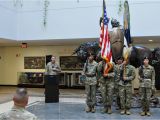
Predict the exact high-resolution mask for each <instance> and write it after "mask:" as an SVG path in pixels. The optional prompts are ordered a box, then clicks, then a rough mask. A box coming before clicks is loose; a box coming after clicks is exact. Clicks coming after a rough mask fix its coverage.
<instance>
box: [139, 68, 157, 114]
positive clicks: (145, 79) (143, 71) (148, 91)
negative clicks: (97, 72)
mask: <svg viewBox="0 0 160 120" xmlns="http://www.w3.org/2000/svg"><path fill="white" fill-rule="evenodd" d="M139 80H140V89H139V90H140V95H141V104H142V111H143V112H149V104H150V98H151V95H152V90H154V89H155V71H154V68H153V67H152V66H151V65H148V66H146V67H145V66H144V65H143V66H140V67H139Z"/></svg>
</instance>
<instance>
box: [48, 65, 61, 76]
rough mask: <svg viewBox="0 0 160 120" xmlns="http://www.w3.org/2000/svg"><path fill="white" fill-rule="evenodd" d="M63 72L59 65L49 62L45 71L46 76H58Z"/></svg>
mask: <svg viewBox="0 0 160 120" xmlns="http://www.w3.org/2000/svg"><path fill="white" fill-rule="evenodd" d="M60 72H61V68H60V66H59V65H58V64H57V63H52V62H48V63H47V65H46V69H45V74H46V75H58V74H59V73H60Z"/></svg>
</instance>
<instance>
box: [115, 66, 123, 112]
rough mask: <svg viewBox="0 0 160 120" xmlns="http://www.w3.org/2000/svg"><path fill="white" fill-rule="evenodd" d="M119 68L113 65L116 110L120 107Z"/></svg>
mask: <svg viewBox="0 0 160 120" xmlns="http://www.w3.org/2000/svg"><path fill="white" fill-rule="evenodd" d="M120 67H121V65H119V64H116V65H115V80H114V82H115V83H114V93H115V95H116V104H117V106H118V109H119V108H121V107H120V97H119V81H120V70H121V69H120Z"/></svg>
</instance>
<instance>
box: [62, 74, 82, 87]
mask: <svg viewBox="0 0 160 120" xmlns="http://www.w3.org/2000/svg"><path fill="white" fill-rule="evenodd" d="M81 73H82V72H81V71H76V72H75V71H74V72H71V71H68V72H61V74H60V82H59V84H60V85H63V86H65V87H69V88H83V87H84V83H83V82H82V81H81V80H80V76H81Z"/></svg>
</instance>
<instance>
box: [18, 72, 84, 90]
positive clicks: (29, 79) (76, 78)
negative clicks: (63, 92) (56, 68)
mask: <svg viewBox="0 0 160 120" xmlns="http://www.w3.org/2000/svg"><path fill="white" fill-rule="evenodd" d="M80 76H81V71H62V72H61V73H60V75H59V77H60V79H59V86H60V88H61V87H62V88H84V84H83V82H82V81H81V80H80ZM18 85H19V86H27V87H28V86H31V87H39V86H41V87H44V73H43V72H18Z"/></svg>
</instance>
